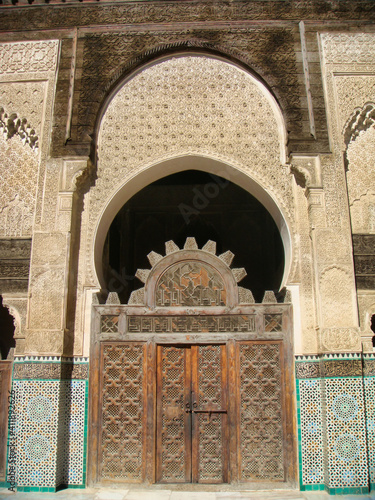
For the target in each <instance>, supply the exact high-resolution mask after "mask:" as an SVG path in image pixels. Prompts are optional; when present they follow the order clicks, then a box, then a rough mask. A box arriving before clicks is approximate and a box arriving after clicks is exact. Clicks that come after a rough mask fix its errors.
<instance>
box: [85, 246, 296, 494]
mask: <svg viewBox="0 0 375 500" xmlns="http://www.w3.org/2000/svg"><path fill="white" fill-rule="evenodd" d="M148 258H149V261H150V264H151V269H141V270H138V272H137V275H138V277H139V278H140V279H141V280H142V281H143V282H144V283H145V286H144V287H143V288H141V289H138V290H136V291H134V292H133V293H132V295H131V297H130V300H129V303H128V304H127V305H121V304H119V303H116V302H118V301H117V300H114V296H113V295H111V294H110V295H109V298H108V299H107V302H106V304H102V305H100V304H98V305H95V306H94V307H93V309H94V311H93V315H94V316H93V335H92V359H93V360H94V361H93V364H92V372H91V373H92V376H91V382H90V383H91V390H92V392H91V395H92V396H91V409H92V411H91V414H92V421H91V428H92V429H96V430H97V431H96V433H93V439H92V440H91V439H90V442H91V443H92V444H91V453H90V462H91V466H90V473H91V481H92V482H93V483H96V484H97V483H103V484H105V483H108V482H114V481H115V482H140V483H168V484H169V485H173V484H175V483H199V484H218V483H219V484H222V483H231V484H232V485H236V484H237V485H239V484H244V485H246V486H247V487H249V486H250V487H251V485H252V486H253V487H258V488H259V487H261V486H265V487H272V485H273V486H275V485H277V486H278V487H282V486H286V485H287V486H293V485H294V482H295V438H294V418H293V390H292V387H293V381H292V372H291V370H290V367H291V366H292V342H291V331H292V326H291V304H290V303H288V297H286V302H285V303H279V302H277V301H276V299H275V296H274V295H273V294H272V293H268V294H267V293H266V295H265V300H264V301H263V303H255V302H254V299H253V296H252V294H251V292H250V291H249V290H247V289H245V288H242V287H240V286H238V284H237V283H238V282H239V281H240V280H241V279H242V278H243V277H244V275H245V271H244V269H242V268H234V269H232V268H231V267H230V266H231V262H232V259H233V254H232V253H231V252H230V251H227V252H225V253H223V254H221V255H216V246H215V243H214V242H212V241H208V242H207V243H206V244H205V245H204V246H203V247H202V248H198V245H197V243H196V241H195V239H194V238H188V239H187V240H186V243H185V245H184V248H182V249H180V248H179V247H178V246H177V245H176V244H175V243H174V242H173V241H169V242H167V244H166V250H165V256H163V255H161V254H158V253H156V252H151V253H150V254H149V256H148ZM113 302H115V303H113ZM98 388H99V391H98V390H97V389H98Z"/></svg>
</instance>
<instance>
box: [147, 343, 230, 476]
mask: <svg viewBox="0 0 375 500" xmlns="http://www.w3.org/2000/svg"><path fill="white" fill-rule="evenodd" d="M157 366H158V377H157V416H156V422H157V424H156V425H157V431H156V436H157V438H156V456H157V470H156V479H157V481H158V482H164V483H180V482H181V483H186V482H187V483H190V482H193V483H198V482H199V483H223V482H226V481H227V477H228V471H227V462H228V451H227V448H228V430H227V413H228V411H227V373H226V368H227V366H226V346H225V345H192V346H161V345H159V346H158V351H157Z"/></svg>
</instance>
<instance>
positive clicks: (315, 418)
mask: <svg viewBox="0 0 375 500" xmlns="http://www.w3.org/2000/svg"><path fill="white" fill-rule="evenodd" d="M365 363H366V361H365V360H364V359H363V358H362V355H360V354H327V355H322V356H319V357H318V356H297V357H296V380H297V409H298V432H299V436H298V437H299V439H298V441H299V460H300V463H299V468H300V487H301V489H302V490H319V489H326V490H327V491H329V493H331V494H350V493H366V492H368V487H369V471H370V475H371V467H372V475H374V467H373V459H374V439H373V437H372V439H370V437H369V423H368V420H369V412H368V405H367V406H365V403H366V399H367V400H369V401H370V400H371V402H370V403H368V404H370V406H371V405H372V406H371V409H372V411H373V412H374V410H375V406H374V403H373V400H374V399H373V398H374V395H375V394H374V392H371V391H374V386H373V385H372V381H371V383H369V382H368V381H367V379H370V378H372V379H373V378H374V376H375V373H374V375H373V376H371V377H365V378H364V377H363V373H364V369H363V367H364V366H365ZM366 387H367V388H366ZM366 391H367V393H368V394H367V397H366ZM366 415H367V422H366ZM372 415H374V413H372ZM374 416H375V415H374ZM372 422H374V419H373V418H372ZM366 425H367V429H366ZM374 430H375V429H373V430H372V432H374ZM368 457H369V461H370V467H369V464H368ZM371 482H373V481H371Z"/></svg>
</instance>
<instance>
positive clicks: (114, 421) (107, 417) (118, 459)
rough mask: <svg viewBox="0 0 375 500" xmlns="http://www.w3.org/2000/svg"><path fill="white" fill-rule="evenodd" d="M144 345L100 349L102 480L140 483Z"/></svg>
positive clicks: (106, 346) (107, 346) (132, 344)
mask: <svg viewBox="0 0 375 500" xmlns="http://www.w3.org/2000/svg"><path fill="white" fill-rule="evenodd" d="M143 365H144V344H135V343H123V344H104V346H103V348H102V370H103V380H102V398H103V399H102V401H103V402H102V405H103V409H102V415H103V416H102V433H101V464H102V466H101V477H102V478H103V479H126V480H128V481H136V482H140V481H142V479H143V477H142V459H143V445H144V443H143V420H144V419H143V416H144V411H143V408H144V404H143V398H144V394H143V378H144V366H143Z"/></svg>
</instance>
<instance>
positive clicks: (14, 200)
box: [0, 40, 59, 237]
mask: <svg viewBox="0 0 375 500" xmlns="http://www.w3.org/2000/svg"><path fill="white" fill-rule="evenodd" d="M58 47H59V44H58V41H56V40H50V41H38V42H15V43H2V44H0V108H1V110H2V116H1V118H2V120H1V124H0V129H1V131H2V132H3V137H2V138H1V139H0V157H1V163H0V179H1V184H2V186H3V188H2V190H1V193H0V218H1V223H0V228H1V229H0V236H12V237H13V236H30V235H31V233H32V221H33V218H34V215H35V211H36V197H37V191H38V186H39V201H38V209H37V210H38V212H39V213H41V204H42V196H43V193H42V187H43V182H44V172H43V161H42V160H43V159H44V158H45V157H46V153H47V150H48V142H49V141H48V132H49V128H50V121H51V111H52V99H53V90H54V82H55V74H56V63H57V53H58ZM17 121H18V122H19V124H20V125H21V129H22V128H24V129H25V127H24V126H23V124H25V123H26V124H27V127H26V129H27V130H29V131H30V133H32V135H33V136H34V139H35V137H37V138H38V141H37V143H35V141H34V142H32V143H31V142H30V140H27V137H26V136H25V133H23V134H20V133H15V135H13V136H12V137H9V136H10V135H12V134H9V131H7V130H5V129H6V126H7V125H8V124H9V122H12V125H14V122H17ZM44 139H46V140H44ZM22 142H23V143H24V145H23V144H22ZM36 145H39V150H38V149H37V148H35V146H36ZM30 146H32V147H30ZM39 170H40V172H39V176H38V171H39Z"/></svg>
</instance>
